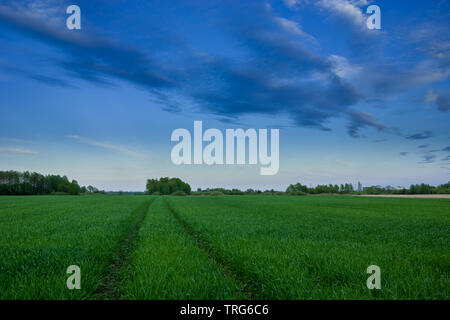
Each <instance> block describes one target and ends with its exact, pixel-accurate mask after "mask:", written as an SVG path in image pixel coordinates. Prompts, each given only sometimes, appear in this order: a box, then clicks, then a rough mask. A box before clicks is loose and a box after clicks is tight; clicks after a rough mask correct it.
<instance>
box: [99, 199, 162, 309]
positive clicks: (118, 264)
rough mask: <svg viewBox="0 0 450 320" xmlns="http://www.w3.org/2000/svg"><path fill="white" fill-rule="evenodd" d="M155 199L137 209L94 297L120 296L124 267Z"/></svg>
mask: <svg viewBox="0 0 450 320" xmlns="http://www.w3.org/2000/svg"><path fill="white" fill-rule="evenodd" d="M153 201H154V199H152V200H149V201H147V202H146V203H145V204H144V205H142V206H140V207H138V208H137V209H136V215H135V218H134V220H133V222H132V223H131V225H130V229H129V231H128V233H127V234H126V235H125V237H124V238H123V239H122V240H121V242H120V244H119V246H118V247H117V249H116V252H115V253H114V255H113V259H112V261H111V264H110V265H109V266H108V267H107V269H106V272H105V274H104V276H103V280H102V282H101V283H100V285H99V286H98V288H97V290H96V293H95V294H94V299H96V300H101V299H104V300H111V299H112V300H114V299H119V298H120V289H121V287H122V282H123V279H122V272H123V269H124V268H126V267H127V262H128V260H129V257H130V255H131V253H132V252H133V251H134V249H135V247H136V236H137V234H138V232H139V229H140V228H141V226H142V224H143V222H144V220H145V217H146V216H147V212H148V211H149V208H150V205H151V204H152V203H153Z"/></svg>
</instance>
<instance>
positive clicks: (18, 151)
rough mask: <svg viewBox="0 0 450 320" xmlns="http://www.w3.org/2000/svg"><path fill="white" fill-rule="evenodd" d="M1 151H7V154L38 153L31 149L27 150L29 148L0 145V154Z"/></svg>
mask: <svg viewBox="0 0 450 320" xmlns="http://www.w3.org/2000/svg"><path fill="white" fill-rule="evenodd" d="M2 153H9V154H39V152H37V151H33V150H29V149H21V148H6V147H0V154H2Z"/></svg>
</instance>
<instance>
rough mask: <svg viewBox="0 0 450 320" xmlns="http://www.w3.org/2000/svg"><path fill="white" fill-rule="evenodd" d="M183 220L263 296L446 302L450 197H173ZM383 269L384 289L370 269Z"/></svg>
mask: <svg viewBox="0 0 450 320" xmlns="http://www.w3.org/2000/svg"><path fill="white" fill-rule="evenodd" d="M170 203H171V205H172V206H173V208H174V209H175V211H176V212H178V214H179V215H180V217H181V219H183V220H184V223H186V224H187V225H189V227H190V228H191V229H193V230H194V231H195V232H196V233H197V234H199V235H200V236H201V237H202V238H203V241H205V242H207V243H208V245H209V246H210V247H211V248H213V250H214V252H215V254H216V255H217V256H220V257H221V260H222V261H224V264H227V265H228V267H229V268H230V269H232V270H233V271H234V273H236V274H237V275H238V276H239V278H240V280H241V281H243V282H245V283H247V284H248V286H250V287H253V288H254V290H255V291H256V292H257V296H256V298H261V299H448V298H449V292H450V281H449V273H448V272H449V270H450V219H449V218H450V217H449V213H450V201H448V200H446V199H381V198H376V199H373V198H358V197H295V196H292V197H289V196H283V197H279V196H261V197H255V196H237V197H219V198H217V197H189V198H170ZM372 264H375V265H378V266H380V268H381V279H382V290H368V289H367V287H366V279H367V277H368V275H367V274H366V269H367V267H368V266H369V265H372Z"/></svg>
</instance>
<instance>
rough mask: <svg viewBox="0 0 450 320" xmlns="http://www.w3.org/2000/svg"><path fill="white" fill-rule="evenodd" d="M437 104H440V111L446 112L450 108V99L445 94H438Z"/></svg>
mask: <svg viewBox="0 0 450 320" xmlns="http://www.w3.org/2000/svg"><path fill="white" fill-rule="evenodd" d="M436 105H437V106H438V109H439V110H440V111H443V112H445V111H448V110H450V101H448V98H447V97H445V96H442V95H440V96H438V97H437V98H436Z"/></svg>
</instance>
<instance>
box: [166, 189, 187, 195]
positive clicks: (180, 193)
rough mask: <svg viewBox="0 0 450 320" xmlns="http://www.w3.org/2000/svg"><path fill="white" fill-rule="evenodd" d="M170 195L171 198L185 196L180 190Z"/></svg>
mask: <svg viewBox="0 0 450 320" xmlns="http://www.w3.org/2000/svg"><path fill="white" fill-rule="evenodd" d="M170 195H171V196H185V195H186V193H185V192H183V191H181V190H178V191H175V192H172V193H171V194H170Z"/></svg>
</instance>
